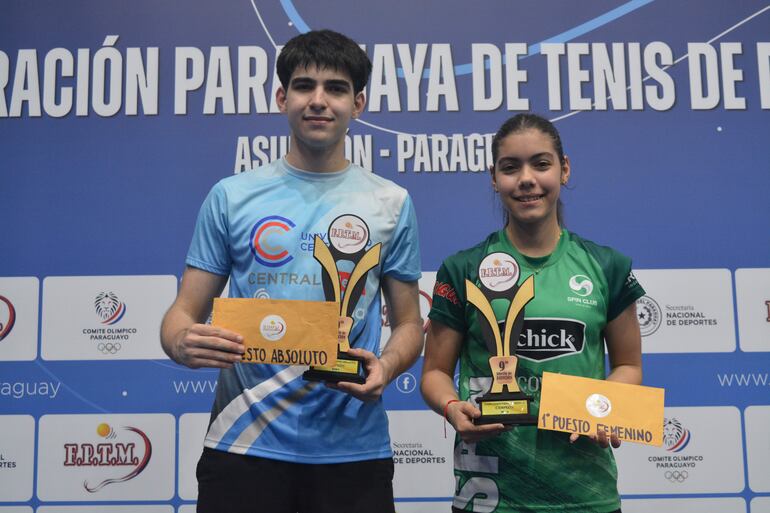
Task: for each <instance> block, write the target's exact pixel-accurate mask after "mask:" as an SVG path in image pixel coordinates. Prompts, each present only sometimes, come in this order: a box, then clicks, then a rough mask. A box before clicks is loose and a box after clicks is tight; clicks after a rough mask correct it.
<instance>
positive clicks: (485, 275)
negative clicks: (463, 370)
mask: <svg viewBox="0 0 770 513" xmlns="http://www.w3.org/2000/svg"><path fill="white" fill-rule="evenodd" d="M478 276H479V283H480V287H478V286H476V284H474V283H473V282H472V281H470V280H465V293H466V297H467V298H468V302H470V303H471V304H472V305H473V306H475V307H476V309H477V312H476V314H477V318H478V323H479V325H480V327H481V333H482V336H483V338H484V341H485V343H486V346H487V349H488V350H489V352H490V353H491V355H492V356H491V357H490V358H489V367H490V370H491V371H492V386H491V388H490V390H489V391H488V392H487V393H486V394H485V395H483V396H481V397H480V398H478V399H476V402H477V403H478V404H479V408H480V409H481V416H480V417H479V418H477V419H475V420H474V423H475V424H495V423H501V424H504V425H535V424H537V417H536V416H535V415H532V413H531V411H530V410H531V404H530V403H531V402H532V398H531V397H530V396H528V395H527V394H525V393H524V392H522V391H521V389H520V388H519V384H518V381H517V379H516V365H517V363H518V358H517V357H516V343H517V341H518V340H519V334H520V333H521V329H522V326H523V324H524V306H525V305H526V304H527V303H529V302H530V301H532V299H534V297H535V280H534V276H529V277H528V278H527V279H526V280H524V282H523V283H522V284H521V285H518V280H519V264H518V263H517V262H516V259H514V258H513V257H512V256H511V255H509V254H507V253H502V252H498V253H492V254H490V255H487V256H486V257H485V258H484V260H482V261H481V264H480V265H479V269H478ZM495 300H497V301H504V302H507V303H508V305H507V306H508V308H507V310H506V314H505V317H504V319H503V320H502V321H500V322H498V320H497V317H496V316H495V312H494V310H493V308H492V301H495ZM501 328H502V330H503V332H502V333H501Z"/></svg>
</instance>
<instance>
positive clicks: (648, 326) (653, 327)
mask: <svg viewBox="0 0 770 513" xmlns="http://www.w3.org/2000/svg"><path fill="white" fill-rule="evenodd" d="M636 316H637V317H638V318H639V330H640V331H641V332H642V336H643V337H646V336H648V335H652V334H653V333H655V332H656V331H658V328H660V323H661V320H662V316H661V314H660V306H658V303H657V302H656V301H655V300H654V299H652V298H651V297H650V296H642V297H640V298H639V299H637V300H636Z"/></svg>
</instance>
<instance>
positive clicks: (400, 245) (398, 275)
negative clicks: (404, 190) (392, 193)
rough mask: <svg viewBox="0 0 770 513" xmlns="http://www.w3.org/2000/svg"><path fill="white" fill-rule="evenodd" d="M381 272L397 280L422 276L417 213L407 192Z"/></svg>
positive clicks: (411, 279) (414, 279) (412, 279)
mask: <svg viewBox="0 0 770 513" xmlns="http://www.w3.org/2000/svg"><path fill="white" fill-rule="evenodd" d="M382 274H383V275H385V276H391V277H393V278H395V279H397V280H399V281H416V280H418V279H420V276H422V262H421V260H420V240H419V234H418V231H417V215H416V214H415V212H414V206H413V205H412V200H411V198H410V197H409V195H408V194H407V195H406V197H405V199H404V203H403V205H402V206H401V213H400V215H399V218H398V223H397V224H396V229H395V231H394V233H393V240H392V243H391V247H390V251H388V254H387V256H386V257H385V261H384V262H383V267H382Z"/></svg>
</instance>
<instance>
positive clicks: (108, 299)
mask: <svg viewBox="0 0 770 513" xmlns="http://www.w3.org/2000/svg"><path fill="white" fill-rule="evenodd" d="M94 310H96V315H98V316H99V319H101V322H102V324H105V325H107V326H112V325H113V324H117V323H118V322H120V320H121V319H122V318H123V316H124V315H126V304H125V303H123V302H122V301H121V300H120V299H118V296H117V295H116V294H115V293H114V292H99V293H98V294H97V295H96V298H95V299H94Z"/></svg>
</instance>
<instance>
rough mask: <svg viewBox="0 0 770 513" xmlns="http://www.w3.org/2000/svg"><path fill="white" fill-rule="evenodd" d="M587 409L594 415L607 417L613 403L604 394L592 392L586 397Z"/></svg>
mask: <svg viewBox="0 0 770 513" xmlns="http://www.w3.org/2000/svg"><path fill="white" fill-rule="evenodd" d="M586 410H588V413H590V414H591V415H593V416H594V417H598V418H602V417H606V416H607V415H609V414H610V412H611V411H612V403H611V402H610V400H609V399H607V398H606V397H604V396H603V395H602V394H591V395H589V396H588V399H586Z"/></svg>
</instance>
